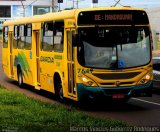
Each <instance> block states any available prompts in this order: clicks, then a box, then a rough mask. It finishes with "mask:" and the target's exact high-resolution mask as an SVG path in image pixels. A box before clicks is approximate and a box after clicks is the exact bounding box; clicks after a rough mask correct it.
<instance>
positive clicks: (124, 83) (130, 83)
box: [100, 82, 134, 86]
mask: <svg viewBox="0 0 160 132" xmlns="http://www.w3.org/2000/svg"><path fill="white" fill-rule="evenodd" d="M133 83H134V82H120V86H122V85H132V84H133ZM100 84H101V85H115V83H114V82H113V83H110V82H108V83H100Z"/></svg>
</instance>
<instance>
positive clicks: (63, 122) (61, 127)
mask: <svg viewBox="0 0 160 132" xmlns="http://www.w3.org/2000/svg"><path fill="white" fill-rule="evenodd" d="M96 126H97V127H107V128H109V127H124V126H126V124H125V123H122V122H119V121H112V120H109V119H108V120H104V119H97V118H94V117H90V116H89V115H87V114H85V113H83V112H79V111H77V110H75V109H74V108H72V107H65V106H63V105H61V104H59V105H51V104H48V103H44V102H40V101H38V100H34V99H32V98H29V97H26V96H24V95H23V94H20V93H16V92H13V91H9V90H6V89H5V88H3V87H0V130H2V131H6V130H7V131H9V130H12V131H13V130H14V131H23V132H26V131H27V132H30V131H31V132H36V131H38V132H50V131H56V132H58V131H70V130H75V129H78V128H79V129H83V130H84V129H89V127H96ZM79 129H78V130H79Z"/></svg>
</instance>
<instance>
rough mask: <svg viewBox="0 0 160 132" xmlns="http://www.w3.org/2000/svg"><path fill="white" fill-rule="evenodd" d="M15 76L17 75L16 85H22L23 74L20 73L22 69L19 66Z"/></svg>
mask: <svg viewBox="0 0 160 132" xmlns="http://www.w3.org/2000/svg"><path fill="white" fill-rule="evenodd" d="M17 77H18V85H19V87H22V86H23V75H22V70H21V69H20V68H19V69H18V71H17Z"/></svg>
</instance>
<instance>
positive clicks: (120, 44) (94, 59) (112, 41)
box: [78, 26, 151, 69]
mask: <svg viewBox="0 0 160 132" xmlns="http://www.w3.org/2000/svg"><path fill="white" fill-rule="evenodd" d="M149 34H150V30H149V27H147V26H130V27H127V26H126V27H87V28H86V27H85V28H84V27H83V28H79V29H78V37H79V39H78V40H79V46H78V61H79V63H80V64H81V65H83V66H85V67H92V68H103V69H124V68H131V67H138V66H142V65H145V64H147V63H149V62H150V60H151V51H150V50H151V46H150V45H151V43H150V35H149Z"/></svg>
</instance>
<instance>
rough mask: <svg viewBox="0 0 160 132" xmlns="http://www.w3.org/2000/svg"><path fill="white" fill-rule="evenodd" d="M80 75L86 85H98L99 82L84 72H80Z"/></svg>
mask: <svg viewBox="0 0 160 132" xmlns="http://www.w3.org/2000/svg"><path fill="white" fill-rule="evenodd" d="M78 77H79V79H80V80H81V81H82V83H83V84H84V85H86V86H97V84H96V83H95V82H94V81H93V80H91V79H90V78H88V77H87V76H85V75H83V74H79V75H78Z"/></svg>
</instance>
